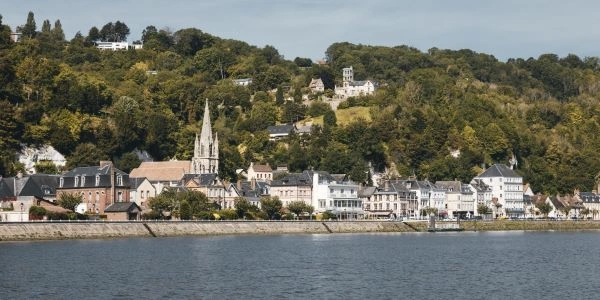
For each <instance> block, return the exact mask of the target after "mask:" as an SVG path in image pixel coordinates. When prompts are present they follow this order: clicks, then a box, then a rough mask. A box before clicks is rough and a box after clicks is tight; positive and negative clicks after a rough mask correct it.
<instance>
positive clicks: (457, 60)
mask: <svg viewBox="0 0 600 300" xmlns="http://www.w3.org/2000/svg"><path fill="white" fill-rule="evenodd" d="M98 28H100V29H98ZM19 30H21V32H22V33H23V40H22V41H21V42H19V43H12V42H11V41H10V31H11V30H10V28H9V27H8V26H6V25H1V19H0V153H2V155H1V161H2V162H1V163H0V174H2V175H4V176H9V175H12V174H16V172H17V171H18V170H19V169H20V168H22V166H20V165H19V163H18V162H17V161H16V159H15V157H14V155H13V154H14V153H15V152H17V151H19V150H20V148H21V147H22V145H41V144H51V145H53V146H54V147H55V148H56V149H57V150H58V151H60V152H61V153H63V154H65V155H66V157H67V159H68V164H69V165H68V167H67V168H71V167H74V166H78V165H95V164H97V162H98V161H99V160H101V159H112V160H114V161H115V162H116V164H117V166H118V167H119V168H121V169H123V170H124V171H126V172H127V171H129V170H131V168H133V167H135V166H136V165H137V164H139V159H138V158H137V155H136V154H135V153H136V151H142V150H143V151H147V152H148V153H149V154H150V155H151V156H152V157H153V158H154V159H155V160H166V159H173V158H176V159H180V160H184V159H189V158H190V157H191V156H192V154H193V153H192V149H193V140H194V136H195V133H196V132H199V130H200V126H201V124H200V122H199V121H200V119H201V117H202V114H203V109H204V100H205V99H209V100H210V102H209V104H210V111H211V114H212V115H211V119H212V120H213V126H214V129H215V130H216V131H217V132H218V134H219V138H220V141H221V143H220V146H221V149H220V151H221V153H220V157H221V158H222V159H221V161H220V163H221V166H220V167H219V169H220V170H222V174H220V175H221V177H222V178H224V179H228V180H232V181H234V180H236V179H237V174H236V172H235V170H236V169H238V168H240V167H244V166H247V165H249V163H250V162H251V161H254V162H261V163H266V162H268V163H270V165H272V166H276V165H287V166H288V169H290V170H291V171H302V170H304V169H309V168H314V169H321V170H327V171H329V172H331V173H345V174H349V176H350V178H352V179H353V180H355V181H358V182H368V181H369V179H370V174H369V172H368V170H369V169H368V166H369V164H370V165H371V166H373V168H374V169H375V170H376V171H383V170H385V169H386V168H387V169H393V171H394V172H392V173H398V174H399V175H400V176H412V175H415V176H417V177H419V178H427V179H429V180H432V181H435V180H440V179H460V180H462V181H467V182H468V181H470V179H471V178H472V177H473V176H475V175H477V173H479V172H481V171H482V170H483V168H484V167H485V166H488V165H490V164H492V163H508V161H509V160H510V159H512V158H514V159H516V161H517V162H518V163H517V165H516V171H517V172H518V173H519V174H521V175H522V176H524V179H525V181H526V182H529V183H530V184H531V186H532V188H533V190H534V192H545V193H550V194H553V193H557V192H560V193H565V192H572V190H573V189H574V188H579V189H580V190H591V189H593V187H594V185H595V181H596V180H595V176H596V174H598V170H600V156H598V155H597V150H596V149H598V147H599V146H600V139H599V138H598V136H597V132H598V129H599V128H600V125H599V122H600V120H599V113H600V106H599V105H598V97H599V91H600V90H599V88H600V85H599V84H598V82H600V81H599V79H600V78H599V77H600V60H599V59H598V58H597V57H585V58H580V57H578V56H577V55H573V54H570V55H567V56H566V57H558V56H557V55H555V54H543V55H540V56H539V57H538V58H527V59H523V58H514V59H509V60H507V61H506V62H502V61H499V60H497V59H496V58H495V57H494V56H493V55H489V54H484V53H477V52H474V51H472V50H469V49H463V50H448V49H437V48H432V49H429V50H428V51H425V52H423V51H420V50H418V49H415V48H411V47H408V46H396V47H382V46H370V45H356V44H352V43H347V42H342V43H334V44H332V45H331V46H330V47H329V48H328V49H326V52H325V54H326V58H327V64H316V63H313V62H312V61H311V60H310V59H307V58H300V57H297V58H295V59H294V60H287V59H285V58H284V57H283V56H282V55H281V54H279V52H278V51H277V49H276V48H274V47H273V46H270V45H266V46H264V47H257V46H253V45H249V44H247V43H245V42H243V41H237V40H231V39H223V38H219V37H217V36H214V35H211V34H209V33H206V32H203V31H201V30H199V29H196V28H184V29H179V30H176V31H173V30H170V29H168V28H163V29H158V28H157V27H155V26H153V25H149V26H147V27H146V28H145V29H144V31H143V32H142V42H143V43H144V47H143V49H138V50H128V51H100V50H98V49H96V48H95V46H94V44H93V42H94V41H102V40H106V41H122V40H125V39H126V37H127V36H128V34H129V29H128V27H127V25H126V24H125V23H124V22H121V21H111V22H109V23H107V24H106V25H104V26H98V27H92V28H91V29H90V30H88V31H87V35H83V34H81V33H77V34H76V35H75V36H74V37H73V38H72V39H70V40H66V39H65V37H64V33H62V25H61V24H60V21H59V20H57V21H56V22H54V26H51V23H50V21H47V22H46V21H44V22H43V26H42V28H41V30H39V31H38V29H37V27H36V23H35V18H34V15H33V13H30V15H28V16H27V20H26V22H25V24H24V25H23V26H21V28H20V29H19ZM348 66H352V67H353V69H354V71H355V78H356V79H357V80H362V79H372V80H375V81H376V82H377V83H378V84H379V89H378V90H377V92H376V93H375V94H374V95H370V96H359V97H352V98H349V99H347V100H346V101H344V102H342V103H341V104H340V106H339V107H338V110H337V111H333V110H332V109H331V107H330V105H329V103H328V97H329V96H332V94H333V88H334V86H335V85H336V84H338V85H339V84H340V83H341V70H342V68H343V67H348ZM239 78H252V84H251V85H250V86H248V87H242V86H237V85H235V84H234V82H233V79H239ZM312 78H321V79H322V80H323V82H324V84H325V87H326V91H325V92H324V93H312V92H311V91H310V90H308V89H307V84H308V83H309V82H310V80H311V79H312ZM307 98H308V100H307ZM361 108H364V109H362V110H360V109H361ZM344 111H361V112H362V113H360V114H358V115H357V116H354V117H353V118H352V119H350V120H342V119H341V118H340V117H341V113H342V112H344ZM308 118H311V119H312V120H314V124H316V125H317V126H313V127H312V131H311V133H310V134H309V135H299V134H292V135H290V136H289V137H288V138H286V139H284V140H280V141H270V140H269V136H268V133H267V131H266V129H267V127H268V126H271V125H275V124H278V123H288V122H291V121H297V120H303V119H308ZM457 150H458V152H457ZM451 153H454V154H455V155H451ZM456 153H459V154H458V155H456ZM42 167H45V168H46V169H45V170H50V171H51V172H60V171H61V170H58V169H56V170H55V169H54V168H52V166H42ZM54 170H55V171H54Z"/></svg>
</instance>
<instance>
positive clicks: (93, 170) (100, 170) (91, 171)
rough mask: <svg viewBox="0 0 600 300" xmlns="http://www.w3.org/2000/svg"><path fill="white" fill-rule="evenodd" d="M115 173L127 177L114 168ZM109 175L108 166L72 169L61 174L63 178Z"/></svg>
mask: <svg viewBox="0 0 600 300" xmlns="http://www.w3.org/2000/svg"><path fill="white" fill-rule="evenodd" d="M114 170H115V173H116V174H117V175H127V173H125V172H123V171H121V170H119V169H117V168H114ZM109 173H110V166H109V165H106V166H103V167H100V166H91V167H77V168H75V169H72V170H70V171H68V172H67V173H65V174H63V177H75V176H80V175H94V176H95V175H96V174H100V175H109Z"/></svg>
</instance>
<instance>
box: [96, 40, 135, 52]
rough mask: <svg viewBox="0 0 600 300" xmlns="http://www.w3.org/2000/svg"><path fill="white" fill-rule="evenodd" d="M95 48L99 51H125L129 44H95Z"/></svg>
mask: <svg viewBox="0 0 600 300" xmlns="http://www.w3.org/2000/svg"><path fill="white" fill-rule="evenodd" d="M96 48H98V49H100V50H112V51H117V50H127V49H129V43H127V42H96Z"/></svg>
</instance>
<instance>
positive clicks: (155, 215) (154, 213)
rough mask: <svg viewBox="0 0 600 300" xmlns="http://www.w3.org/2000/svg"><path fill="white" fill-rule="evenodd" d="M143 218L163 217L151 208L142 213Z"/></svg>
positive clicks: (157, 218)
mask: <svg viewBox="0 0 600 300" xmlns="http://www.w3.org/2000/svg"><path fill="white" fill-rule="evenodd" d="M142 219H143V220H159V219H162V215H161V214H160V213H159V212H157V211H154V210H151V211H149V212H147V213H144V214H142Z"/></svg>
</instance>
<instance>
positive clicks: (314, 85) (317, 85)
mask: <svg viewBox="0 0 600 300" xmlns="http://www.w3.org/2000/svg"><path fill="white" fill-rule="evenodd" d="M308 88H310V90H311V91H312V92H313V93H318V92H324V91H325V84H323V80H321V78H317V79H312V80H311V81H310V83H309V84H308Z"/></svg>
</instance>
